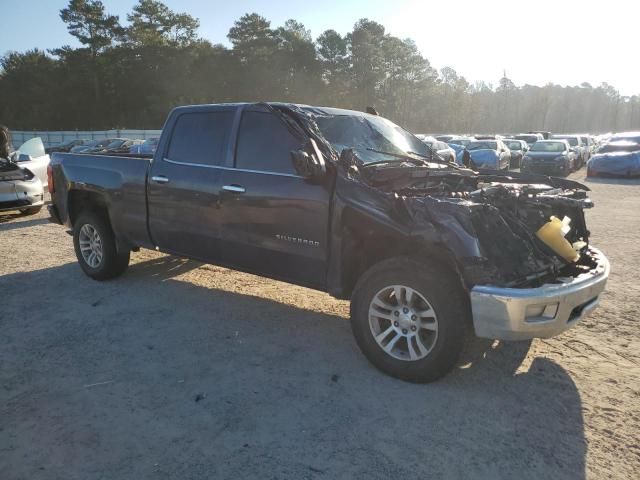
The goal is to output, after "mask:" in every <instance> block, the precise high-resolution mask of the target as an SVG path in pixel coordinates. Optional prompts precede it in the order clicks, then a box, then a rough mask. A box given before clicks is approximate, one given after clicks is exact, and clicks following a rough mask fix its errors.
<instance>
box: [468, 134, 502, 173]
mask: <svg viewBox="0 0 640 480" xmlns="http://www.w3.org/2000/svg"><path fill="white" fill-rule="evenodd" d="M467 151H468V152H469V154H470V155H471V160H472V161H473V165H474V166H475V168H478V169H481V170H508V169H509V164H510V163H511V152H510V151H509V149H508V148H507V146H506V145H505V144H504V143H503V142H502V140H500V139H494V140H491V139H488V140H476V141H474V142H469V144H468V145H467Z"/></svg>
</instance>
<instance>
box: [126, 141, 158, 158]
mask: <svg viewBox="0 0 640 480" xmlns="http://www.w3.org/2000/svg"><path fill="white" fill-rule="evenodd" d="M159 140H160V138H159V137H151V138H148V139H147V140H145V141H144V142H143V143H140V144H138V145H132V146H131V148H130V149H129V153H136V154H138V155H153V154H154V153H156V148H158V141H159Z"/></svg>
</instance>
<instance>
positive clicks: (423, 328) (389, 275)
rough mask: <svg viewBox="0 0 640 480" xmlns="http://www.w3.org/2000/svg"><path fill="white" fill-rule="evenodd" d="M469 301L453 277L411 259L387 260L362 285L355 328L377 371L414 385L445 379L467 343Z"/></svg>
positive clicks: (357, 292) (354, 302)
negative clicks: (465, 338) (465, 342)
mask: <svg viewBox="0 0 640 480" xmlns="http://www.w3.org/2000/svg"><path fill="white" fill-rule="evenodd" d="M468 318H469V308H468V301H467V298H466V297H465V294H464V292H463V290H462V287H461V286H460V284H459V282H457V281H456V280H455V279H454V277H453V276H452V275H449V273H448V272H447V271H444V270H443V269H442V268H439V267H434V266H433V265H426V264H420V263H419V262H416V261H412V260H411V259H409V258H404V257H400V258H393V259H390V260H385V261H383V262H381V263H379V264H377V265H375V266H374V267H372V268H371V269H370V270H369V271H367V272H366V273H365V274H364V275H363V276H362V277H361V279H360V280H359V281H358V284H357V285H356V288H355V290H354V293H353V298H352V301H351V326H352V329H353V333H354V336H355V339H356V342H357V343H358V346H359V347H360V349H361V350H362V352H363V353H364V355H365V356H366V357H367V359H368V360H369V361H370V362H371V363H372V364H373V365H374V366H375V367H377V368H378V369H379V370H381V371H383V372H385V373H387V374H389V375H392V376H394V377H397V378H400V379H402V380H407V381H410V382H415V383H427V382H432V381H434V380H437V379H439V378H441V377H443V376H444V375H446V374H447V373H448V372H449V371H450V370H451V369H452V368H453V366H454V365H455V363H456V361H457V359H458V356H459V354H460V351H461V349H462V345H463V341H464V330H465V328H464V327H465V322H467V320H468Z"/></svg>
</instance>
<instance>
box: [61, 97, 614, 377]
mask: <svg viewBox="0 0 640 480" xmlns="http://www.w3.org/2000/svg"><path fill="white" fill-rule="evenodd" d="M48 184H49V190H50V192H51V193H52V204H51V205H50V206H49V211H50V215H51V217H52V221H55V222H58V223H61V224H64V225H66V226H68V227H69V230H70V232H69V233H72V234H73V243H74V247H75V252H76V256H77V258H78V262H79V264H80V266H81V268H82V269H83V270H84V272H85V273H86V274H87V275H88V276H89V277H91V278H93V279H96V280H105V279H109V278H113V277H116V276H118V275H120V274H122V273H123V272H124V271H125V270H126V268H127V265H128V263H129V255H130V252H131V251H137V250H138V249H139V248H148V249H156V250H159V251H161V252H166V253H169V254H173V255H178V256H183V257H188V258H193V259H197V260H199V261H202V262H207V263H212V264H217V265H222V266H225V267H229V268H232V269H236V270H240V271H245V272H251V273H254V274H258V275H262V276H266V277H270V278H274V279H279V280H284V281H286V282H290V283H293V284H298V285H303V286H306V287H310V288H313V289H317V290H321V291H325V292H328V293H329V294H331V295H332V296H334V297H336V298H340V299H350V300H351V325H352V330H353V333H354V335H355V339H356V342H357V344H358V346H359V347H360V349H361V350H362V352H363V353H364V354H365V356H366V357H367V358H368V359H369V360H370V361H371V363H373V365H375V366H376V367H377V368H378V369H380V370H382V371H383V372H385V373H387V374H390V375H393V376H395V377H398V378H401V379H404V380H408V381H412V382H429V381H433V380H436V379H438V378H440V377H442V376H443V375H445V374H446V373H447V372H448V371H450V370H451V369H452V368H453V367H454V366H455V364H456V361H457V358H458V356H459V353H460V351H461V348H462V345H463V340H464V337H465V336H466V335H476V336H479V337H485V338H491V339H503V340H529V339H531V338H534V337H550V336H554V335H557V334H559V333H561V332H563V331H565V330H567V329H568V328H570V327H572V326H573V325H575V324H576V323H577V322H578V321H579V320H580V319H581V318H582V317H584V316H585V315H587V314H588V313H589V312H591V311H592V310H593V309H594V308H595V307H596V305H597V304H598V301H599V298H600V295H601V293H602V292H603V290H604V287H605V283H606V280H607V277H608V274H609V264H608V261H607V259H606V258H605V257H604V255H603V254H602V253H601V252H600V251H598V250H597V249H596V248H594V247H592V246H591V245H590V244H589V231H588V230H587V226H586V224H585V217H584V212H583V210H584V209H585V208H590V207H591V206H592V205H593V204H592V202H591V200H590V199H589V197H588V195H587V191H588V190H589V189H588V188H587V187H586V186H584V185H582V184H580V183H578V182H575V181H572V180H568V179H560V178H554V177H548V176H542V175H534V174H520V173H515V172H504V171H492V170H484V171H482V172H477V171H474V170H472V169H469V168H466V167H462V166H459V165H456V164H453V163H450V162H448V161H446V160H444V159H442V158H440V157H439V156H438V155H437V153H435V152H432V151H431V150H430V149H429V147H428V146H427V145H425V144H424V143H423V142H421V141H420V140H419V139H418V138H416V137H415V136H414V135H412V134H410V133H408V132H407V131H405V130H404V129H402V128H401V127H399V126H397V125H395V124H394V123H392V122H391V121H389V120H386V119H384V118H382V117H380V116H377V115H372V114H367V113H361V112H356V111H349V110H341V109H335V108H324V107H311V106H304V105H294V104H285V103H253V104H251V103H249V104H221V105H198V106H188V107H179V108H176V109H174V110H173V111H172V112H171V113H170V115H169V117H168V119H167V121H166V123H165V125H164V128H163V130H162V135H161V137H160V140H159V142H158V146H157V150H156V152H155V154H154V156H153V158H142V157H138V158H136V157H132V156H108V155H95V154H94V155H89V154H70V153H54V154H53V159H52V162H51V166H50V168H49V170H48Z"/></svg>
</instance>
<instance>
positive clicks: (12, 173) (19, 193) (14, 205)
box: [0, 155, 44, 215]
mask: <svg viewBox="0 0 640 480" xmlns="http://www.w3.org/2000/svg"><path fill="white" fill-rule="evenodd" d="M12 157H14V155H12ZM43 205H44V188H43V186H42V182H41V181H40V179H39V178H38V177H37V176H36V175H35V174H34V173H33V172H31V171H30V170H29V169H28V168H22V167H21V166H19V165H18V164H17V163H15V162H13V161H12V160H11V159H6V158H0V212H6V211H9V210H20V212H21V213H25V214H27V215H31V214H35V213H38V212H39V211H40V209H41V208H42V206H43Z"/></svg>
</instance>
